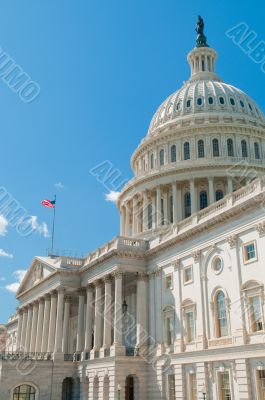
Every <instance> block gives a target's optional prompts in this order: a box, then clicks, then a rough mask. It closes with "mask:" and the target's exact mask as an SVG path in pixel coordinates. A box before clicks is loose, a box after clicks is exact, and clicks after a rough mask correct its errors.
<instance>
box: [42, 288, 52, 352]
mask: <svg viewBox="0 0 265 400" xmlns="http://www.w3.org/2000/svg"><path fill="white" fill-rule="evenodd" d="M50 311H51V297H50V295H46V296H45V304H44V320H43V335H42V342H41V352H42V353H46V352H47V347H48V337H49V323H50Z"/></svg>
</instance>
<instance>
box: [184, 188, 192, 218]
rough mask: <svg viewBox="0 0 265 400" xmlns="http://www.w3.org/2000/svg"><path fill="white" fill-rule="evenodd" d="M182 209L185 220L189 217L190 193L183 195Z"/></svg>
mask: <svg viewBox="0 0 265 400" xmlns="http://www.w3.org/2000/svg"><path fill="white" fill-rule="evenodd" d="M184 208H185V218H188V217H190V215H191V198H190V193H185V195H184Z"/></svg>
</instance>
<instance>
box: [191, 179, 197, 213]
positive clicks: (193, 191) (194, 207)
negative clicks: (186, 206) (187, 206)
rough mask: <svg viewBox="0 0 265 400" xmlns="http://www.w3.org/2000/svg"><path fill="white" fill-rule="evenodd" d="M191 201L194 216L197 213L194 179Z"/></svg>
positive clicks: (192, 180)
mask: <svg viewBox="0 0 265 400" xmlns="http://www.w3.org/2000/svg"><path fill="white" fill-rule="evenodd" d="M190 200H191V214H194V213H195V212H196V211H197V206H196V196H195V183H194V179H191V180H190Z"/></svg>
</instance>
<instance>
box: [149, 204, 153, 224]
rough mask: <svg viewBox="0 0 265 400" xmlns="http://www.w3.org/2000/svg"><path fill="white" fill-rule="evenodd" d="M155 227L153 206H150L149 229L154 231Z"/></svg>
mask: <svg viewBox="0 0 265 400" xmlns="http://www.w3.org/2000/svg"><path fill="white" fill-rule="evenodd" d="M152 226H153V207H152V204H148V229H152Z"/></svg>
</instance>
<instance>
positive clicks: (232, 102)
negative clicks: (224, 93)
mask: <svg viewBox="0 0 265 400" xmlns="http://www.w3.org/2000/svg"><path fill="white" fill-rule="evenodd" d="M230 103H231V104H232V106H234V105H235V100H234V99H233V98H232V97H231V98H230Z"/></svg>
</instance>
